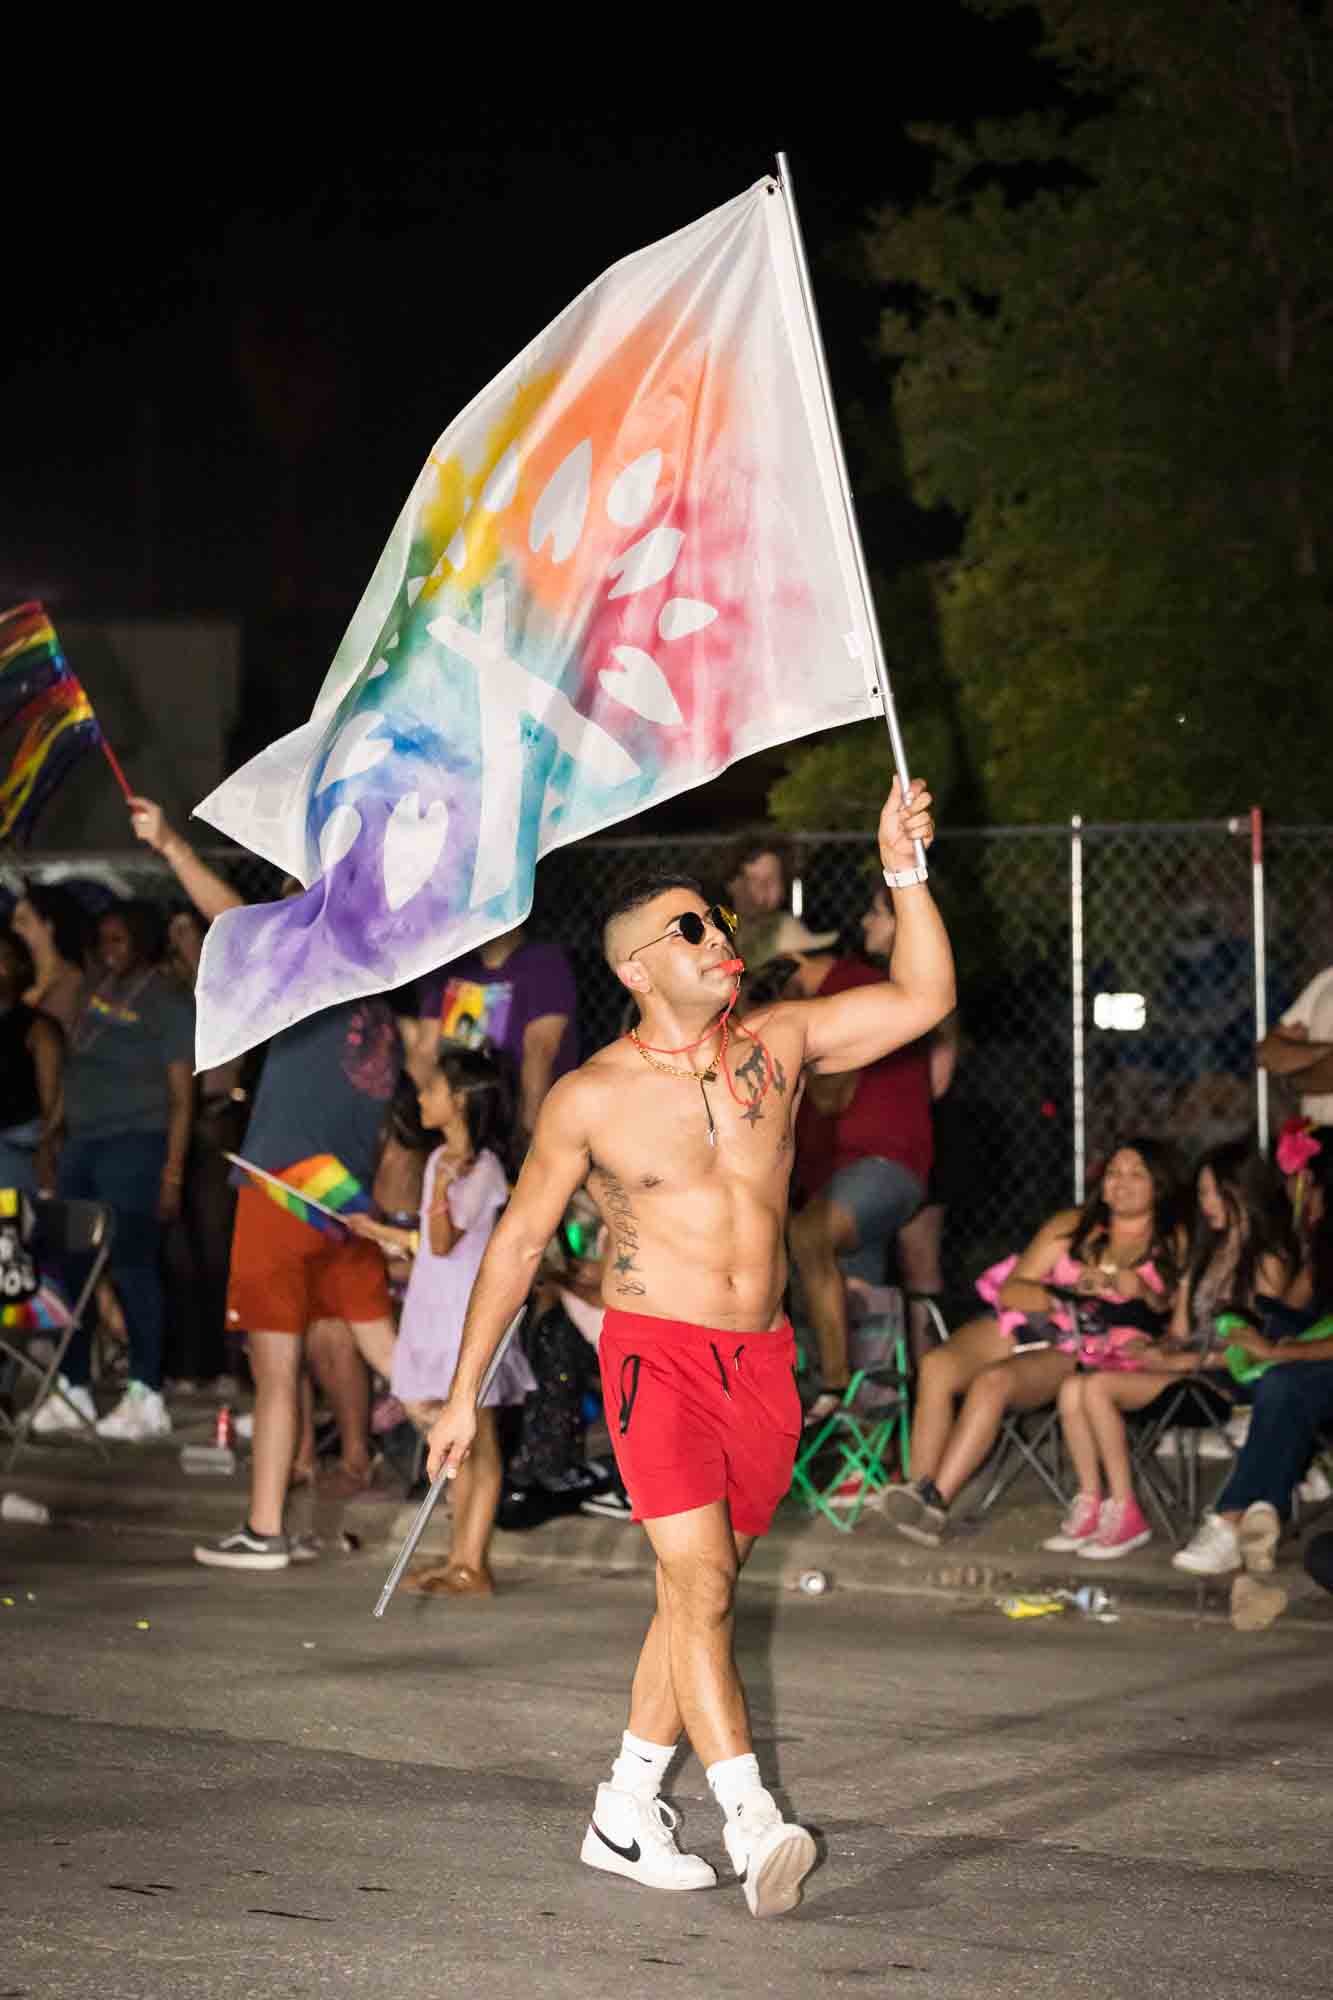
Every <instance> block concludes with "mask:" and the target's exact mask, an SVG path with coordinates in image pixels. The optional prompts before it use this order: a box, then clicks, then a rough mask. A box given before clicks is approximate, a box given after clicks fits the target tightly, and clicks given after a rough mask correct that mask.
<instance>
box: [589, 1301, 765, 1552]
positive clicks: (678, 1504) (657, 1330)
mask: <svg viewBox="0 0 1333 2000" xmlns="http://www.w3.org/2000/svg"><path fill="white" fill-rule="evenodd" d="M597 1355H598V1360H599V1362H600V1365H601V1371H602V1394H603V1397H604V1399H605V1402H606V1421H607V1423H608V1425H609V1426H610V1431H611V1442H612V1444H613V1446H614V1447H615V1454H616V1463H617V1465H618V1466H619V1467H620V1476H621V1478H622V1479H623V1480H624V1482H625V1490H626V1492H627V1493H628V1494H629V1497H630V1500H631V1501H632V1503H633V1506H634V1518H635V1520H636V1521H657V1520H660V1519H661V1518H662V1517H663V1515H666V1514H684V1513H687V1512H688V1511H689V1510H690V1509H691V1508H692V1507H706V1506H708V1505H709V1503H710V1502H711V1501H714V1500H725V1501H726V1502H727V1505H728V1507H729V1508H730V1510H731V1525H732V1527H733V1528H734V1529H735V1530H736V1532H737V1534H738V1535H762V1534H764V1533H765V1532H766V1531H767V1529H768V1527H769V1524H770V1523H771V1521H772V1519H773V1515H774V1512H775V1510H776V1508H777V1505H778V1502H779V1501H780V1500H781V1499H782V1497H783V1495H784V1494H785V1493H786V1492H787V1489H788V1488H789V1487H790V1485H791V1474H792V1466H793V1465H794V1463H795V1461H796V1446H797V1444H798V1442H799V1440H800V1435H801V1399H800V1397H799V1396H798V1395H797V1393H796V1373H795V1363H796V1341H795V1338H794V1336H793V1334H792V1330H791V1326H790V1324H789V1323H788V1322H786V1321H784V1322H783V1324H782V1325H781V1326H780V1327H777V1328H776V1329H774V1330H771V1331H768V1332H764V1333H736V1332H735V1331H731V1330H723V1329H722V1328H719V1327H712V1326H691V1325H689V1324H688V1323H687V1322H686V1321H684V1320H676V1319H653V1318H650V1317H649V1316H648V1315H647V1314H646V1313H628V1312H619V1311H617V1310H616V1308H615V1307H614V1306H612V1307H609V1308H608V1310H607V1314H606V1318H605V1320H604V1321H603V1324H602V1336H601V1340H600V1341H599V1343H598V1348H597Z"/></svg>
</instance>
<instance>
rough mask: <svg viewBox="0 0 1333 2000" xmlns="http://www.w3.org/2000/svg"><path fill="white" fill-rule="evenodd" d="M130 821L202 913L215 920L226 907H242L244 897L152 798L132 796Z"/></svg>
mask: <svg viewBox="0 0 1333 2000" xmlns="http://www.w3.org/2000/svg"><path fill="white" fill-rule="evenodd" d="M130 825H131V826H132V827H133V828H134V831H135V833H136V834H137V835H138V837H139V839H140V840H141V841H143V843H144V845H145V847H151V848H152V849H153V851H154V853H156V854H160V855H161V856H162V859H163V860H164V861H165V862H166V864H167V866H168V868H170V870H171V871H172V873H173V875H174V876H175V877H176V880H177V881H178V882H179V883H180V885H181V887H182V889H184V891H185V893H186V895H187V896H188V897H189V899H190V901H191V902H192V903H193V904H194V907H195V908H196V910H198V912H199V914H200V916H201V917H203V918H204V919H205V920H206V921H207V922H208V923H210V924H211V923H212V921H213V919H214V917H220V916H221V915H222V912H223V911H224V910H239V909H240V908H242V906H243V904H244V902H245V898H244V897H243V896H238V895H237V893H236V891H235V890H234V889H233V888H232V886H231V883H230V882H224V881H223V879H222V877H221V876H220V875H219V874H217V872H216V871H215V870H214V869H212V868H210V867H209V865H208V863H207V862H206V861H201V860H200V859H199V856H198V855H197V854H196V853H195V851H194V849H193V848H192V847H191V845H190V843H189V841H188V840H187V839H186V838H185V836H184V834H180V833H177V831H176V829H175V827H174V826H172V824H171V822H170V820H169V819H168V818H167V816H166V814H165V813H164V812H163V810H162V808H161V806H160V805H158V804H156V802H155V801H154V800H152V799H131V800H130Z"/></svg>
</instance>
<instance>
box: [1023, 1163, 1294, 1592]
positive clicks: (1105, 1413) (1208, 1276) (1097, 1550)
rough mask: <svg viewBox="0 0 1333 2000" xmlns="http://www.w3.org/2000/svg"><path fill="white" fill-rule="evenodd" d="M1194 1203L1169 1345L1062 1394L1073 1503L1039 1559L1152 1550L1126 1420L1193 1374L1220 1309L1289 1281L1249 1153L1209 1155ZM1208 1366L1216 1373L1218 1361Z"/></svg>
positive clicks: (1290, 1269) (1287, 1260)
mask: <svg viewBox="0 0 1333 2000" xmlns="http://www.w3.org/2000/svg"><path fill="white" fill-rule="evenodd" d="M1195 1194H1196V1204H1197V1205H1196V1219H1195V1227H1194V1240H1193V1244H1192V1247H1191V1254H1190V1262H1189V1269H1188V1271H1187V1272H1186V1274H1185V1279H1184V1282H1183V1283H1182V1284H1181V1286H1180V1289H1179V1290H1178V1291H1177V1293H1176V1299H1175V1305H1174V1307H1173V1309H1172V1313H1171V1325H1170V1336H1169V1338H1168V1339H1167V1340H1165V1341H1163V1342H1161V1343H1160V1344H1158V1345H1156V1346H1154V1345H1152V1344H1151V1343H1148V1342H1144V1343H1136V1344H1135V1346H1134V1347H1133V1348H1131V1349H1130V1350H1129V1351H1128V1352H1126V1351H1124V1350H1122V1351H1121V1352H1120V1353H1119V1354H1118V1355H1112V1356H1110V1357H1109V1358H1108V1361H1107V1363H1106V1364H1103V1365H1102V1366H1100V1367H1097V1368H1094V1369H1093V1370H1092V1371H1091V1372H1082V1371H1080V1372H1079V1373H1077V1374H1074V1375H1071V1376H1070V1377H1069V1379H1068V1380H1067V1381H1065V1382H1063V1383H1061V1385H1060V1393H1059V1396H1058V1398H1057V1401H1058V1403H1059V1406H1060V1423H1061V1427H1062V1429H1063V1431H1064V1436H1065V1443H1066V1445H1067V1446H1068V1447H1069V1456H1070V1458H1071V1459H1072V1460H1073V1464H1074V1472H1075V1474H1076V1476H1077V1479H1078V1494H1077V1497H1076V1498H1075V1500H1074V1504H1073V1506H1072V1507H1071V1508H1070V1510H1069V1512H1068V1514H1066V1516H1065V1518H1064V1521H1063V1522H1062V1523H1061V1525H1060V1529H1059V1532H1058V1533H1057V1534H1054V1535H1052V1536H1051V1537H1050V1538H1049V1540H1047V1541H1045V1542H1043V1543H1042V1547H1043V1548H1045V1549H1054V1550H1057V1551H1059V1550H1068V1551H1071V1552H1077V1553H1078V1554H1079V1555H1080V1556H1084V1557H1087V1558H1089V1559H1090V1560H1092V1561H1095V1562H1110V1561H1112V1560H1113V1559H1114V1558H1115V1557H1116V1556H1124V1555H1128V1554H1129V1553H1130V1551H1131V1550H1132V1549H1138V1548H1142V1546H1143V1544H1144V1543H1145V1542H1149V1541H1151V1540H1152V1529H1151V1528H1150V1527H1149V1526H1148V1521H1147V1517H1146V1516H1145V1515H1144V1513H1143V1510H1142V1508H1141V1507H1140V1506H1139V1503H1138V1501H1137V1500H1136V1499H1135V1497H1134V1485H1133V1480H1132V1477H1131V1473H1130V1455H1129V1437H1128V1434H1127V1432H1126V1429H1125V1417H1124V1413H1125V1411H1127V1410H1146V1409H1147V1408H1148V1407H1149V1405H1150V1404H1152V1403H1154V1402H1156V1400H1157V1398H1158V1397H1159V1396H1160V1395H1162V1394H1164V1393H1165V1391H1166V1389H1167V1388H1168V1387H1169V1386H1170V1383H1171V1382H1172V1380H1173V1379H1174V1378H1175V1377H1176V1376H1177V1375H1179V1374H1181V1373H1192V1372H1194V1371H1195V1370H1196V1369H1197V1368H1198V1367H1199V1365H1200V1362H1201V1361H1202V1360H1203V1359H1204V1356H1205V1352H1206V1350H1207V1348H1208V1347H1209V1345H1210V1343H1211V1341H1212V1338H1213V1322H1214V1320H1215V1319H1216V1317H1217V1314H1218V1312H1219V1311H1220V1310H1221V1309H1222V1308H1223V1307H1224V1306H1228V1305H1232V1306H1235V1305H1239V1306H1245V1307H1253V1306H1254V1305H1255V1303H1256V1301H1257V1300H1259V1299H1260V1298H1261V1297H1264V1296H1266V1297H1268V1298H1270V1299H1272V1300H1277V1299H1280V1298H1281V1297H1282V1294H1283V1292H1284V1291H1285V1289H1286V1287H1287V1285H1288V1284H1289V1283H1290V1281H1291V1278H1292V1276H1293V1274H1294V1271H1295V1265H1296V1251H1295V1244H1294V1242H1293V1240H1292V1234H1291V1225H1290V1221H1289V1218H1288V1214H1287V1207H1286V1202H1285V1199H1284V1197H1283V1191H1282V1182H1281V1179H1280V1178H1279V1176H1278V1174H1277V1172H1276V1170H1275V1169H1273V1168H1271V1167H1270V1166H1269V1165H1268V1162H1267V1161H1266V1160H1264V1159H1261V1158H1260V1156H1259V1155H1258V1154H1257V1153H1255V1152H1253V1151H1251V1149H1250V1147H1249V1146H1248V1145H1246V1144H1244V1143H1243V1142H1242V1143H1238V1144H1233V1145H1230V1146H1221V1147H1219V1148H1218V1149H1217V1151H1216V1152H1214V1153H1211V1154H1210V1155H1209V1156H1208V1158H1207V1159H1206V1160H1204V1161H1203V1162H1202V1164H1201V1165H1200V1167H1199V1171H1198V1174H1197V1176H1196V1179H1195ZM1212 1365H1213V1366H1214V1367H1217V1366H1218V1357H1217V1356H1216V1355H1215V1356H1214V1357H1213V1361H1212ZM1103 1473H1105V1494H1103Z"/></svg>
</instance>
